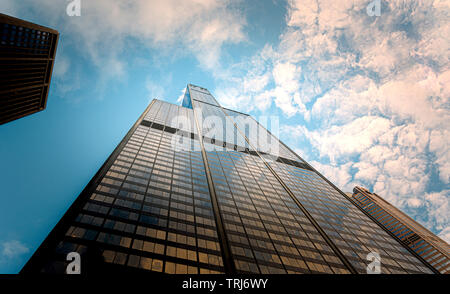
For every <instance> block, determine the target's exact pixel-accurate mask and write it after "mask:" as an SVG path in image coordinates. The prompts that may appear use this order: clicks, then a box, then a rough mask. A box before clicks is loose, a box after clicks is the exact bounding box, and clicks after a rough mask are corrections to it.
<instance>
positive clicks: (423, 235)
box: [352, 187, 450, 274]
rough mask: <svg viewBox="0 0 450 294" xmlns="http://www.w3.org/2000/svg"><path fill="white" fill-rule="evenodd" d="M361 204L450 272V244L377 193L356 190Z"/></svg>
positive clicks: (384, 225)
mask: <svg viewBox="0 0 450 294" xmlns="http://www.w3.org/2000/svg"><path fill="white" fill-rule="evenodd" d="M352 197H353V199H354V200H355V201H356V203H357V205H358V206H360V207H361V208H362V209H364V210H365V211H367V212H368V213H369V214H370V215H372V216H373V217H374V218H375V219H376V220H377V222H378V223H379V225H380V226H383V227H385V228H386V229H388V230H389V231H391V232H392V233H393V234H394V235H395V236H396V237H397V238H399V239H400V240H401V241H402V242H403V243H404V244H405V245H407V246H409V247H410V248H411V249H412V250H414V251H415V252H417V254H419V255H420V256H421V257H422V258H423V259H425V260H426V261H427V262H428V263H429V264H430V265H431V266H433V267H434V268H435V269H436V270H438V271H439V272H440V273H442V274H449V273H450V246H449V245H448V244H447V242H445V241H444V240H442V239H440V238H439V237H438V236H436V235H435V234H433V233H432V232H430V231H428V230H427V229H426V228H424V227H423V226H422V225H420V224H419V223H417V222H416V221H414V220H413V219H411V218H410V217H408V216H407V215H406V214H404V213H403V212H402V211H400V210H398V209H397V208H395V207H394V206H392V205H391V204H390V203H388V202H386V200H384V199H383V198H381V197H380V196H378V195H377V194H375V193H371V192H370V191H368V190H366V189H364V188H362V187H355V188H354V189H353V195H352Z"/></svg>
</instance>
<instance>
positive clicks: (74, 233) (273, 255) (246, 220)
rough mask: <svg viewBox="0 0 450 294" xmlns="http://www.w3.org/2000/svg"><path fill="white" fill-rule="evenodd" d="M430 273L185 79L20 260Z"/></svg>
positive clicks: (36, 265)
mask: <svg viewBox="0 0 450 294" xmlns="http://www.w3.org/2000/svg"><path fill="white" fill-rule="evenodd" d="M70 252H78V253H79V254H80V255H81V261H82V262H81V267H82V273H85V274H86V273H87V274H89V273H90V272H97V271H101V272H105V271H106V272H109V271H116V272H117V271H118V272H136V273H140V272H148V271H155V272H165V273H195V274H196V273H330V274H331V273H339V274H341V273H363V274H365V273H367V266H368V264H369V263H371V262H372V260H367V256H368V254H370V253H378V254H379V255H380V257H381V272H382V273H433V272H434V269H433V268H432V267H430V266H429V265H428V264H427V263H425V262H424V261H423V260H422V259H420V257H418V256H417V255H415V254H414V252H413V251H412V250H410V249H409V248H408V247H406V246H404V245H403V244H401V243H400V242H399V240H397V239H395V238H394V237H393V236H392V235H390V234H389V233H388V232H387V231H386V230H384V229H382V228H380V227H379V226H378V225H377V224H376V223H375V222H374V221H373V220H372V219H371V218H370V217H369V216H368V215H367V214H365V213H364V212H363V211H362V210H361V209H360V208H358V207H357V206H356V205H355V204H354V203H353V202H352V200H351V198H350V197H348V196H347V195H345V194H344V193H343V192H341V191H340V190H338V189H337V188H336V187H335V186H334V185H333V184H331V183H330V182H329V181H328V180H327V179H326V178H324V177H323V176H322V175H321V174H319V173H318V172H317V171H316V170H314V169H313V168H312V167H311V166H310V165H309V164H308V163H306V162H305V161H303V160H302V159H301V158H300V157H299V156H298V155H296V154H295V153H294V152H292V151H291V150H290V149H289V148H288V147H287V146H286V145H284V144H283V143H281V142H280V141H278V139H277V138H275V137H274V136H273V135H272V134H271V133H270V132H268V131H267V130H266V129H265V128H264V127H262V126H261V125H260V124H259V123H258V122H257V121H256V120H254V119H253V118H252V117H250V116H248V115H245V114H242V113H239V112H236V111H233V110H230V109H226V108H223V107H221V106H220V105H219V103H218V102H217V101H216V100H215V99H214V97H213V96H212V95H211V94H210V93H209V91H208V90H206V89H204V88H201V87H197V86H194V85H188V87H187V88H186V92H185V97H184V100H183V103H182V106H177V105H174V104H170V103H167V102H163V101H160V100H153V101H152V102H151V104H150V105H149V106H148V107H147V109H146V110H145V111H144V113H143V114H142V115H141V117H140V118H139V119H138V120H137V122H136V123H135V125H134V126H133V127H132V128H131V129H130V131H129V132H128V134H127V135H126V136H125V138H124V139H123V140H122V142H121V143H120V144H119V145H118V147H117V148H116V149H115V151H114V152H113V153H112V154H111V156H110V157H109V158H108V159H107V161H106V162H105V164H104V165H103V166H102V168H101V169H100V170H99V171H98V173H97V174H96V175H95V176H94V178H93V179H92V180H91V181H90V183H89V184H88V185H87V186H86V188H85V189H84V190H83V192H82V193H81V194H80V196H79V197H78V198H77V199H76V201H75V202H74V204H73V205H72V206H71V207H70V208H69V210H68V211H67V213H66V214H65V215H64V216H63V218H62V219H61V220H60V222H59V223H58V224H57V225H56V227H55V228H54V229H53V230H52V232H51V233H50V234H49V236H48V237H47V238H46V240H45V241H44V242H43V243H42V245H41V246H40V247H39V249H38V250H37V251H36V252H35V254H34V255H33V256H32V258H31V259H30V260H29V261H28V263H27V264H26V265H25V267H24V268H23V269H22V273H30V272H59V273H64V272H65V270H66V268H67V266H68V264H69V262H67V261H66V257H67V255H68V254H69V253H70Z"/></svg>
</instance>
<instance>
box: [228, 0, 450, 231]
mask: <svg viewBox="0 0 450 294" xmlns="http://www.w3.org/2000/svg"><path fill="white" fill-rule="evenodd" d="M367 4H368V2H367V1H366V0H353V1H333V0H291V1H288V14H287V18H286V21H287V27H286V29H285V31H284V32H283V33H282V34H281V35H280V38H279V43H278V44H267V45H266V46H265V47H264V48H263V49H262V50H261V51H260V52H258V54H256V55H255V56H254V57H253V58H251V59H250V60H249V62H247V63H245V62H244V63H243V64H241V65H240V67H239V65H238V67H239V68H240V69H241V70H236V73H237V74H235V75H234V76H233V75H232V73H233V72H231V76H232V77H228V78H227V79H225V80H224V81H223V85H220V87H219V88H220V89H222V92H223V93H228V96H227V97H226V102H227V103H228V104H229V105H233V106H238V107H239V108H240V110H242V111H244V112H245V111H247V112H249V111H252V110H263V111H264V110H266V109H268V108H269V107H270V106H271V105H275V106H276V107H277V108H279V109H280V110H281V111H282V112H283V113H284V114H285V115H286V116H288V117H290V118H291V121H292V120H293V119H295V118H297V117H302V118H303V119H304V121H306V122H310V124H308V125H291V126H287V127H286V126H285V127H283V128H282V131H283V134H284V135H286V136H289V138H292V137H298V142H300V141H304V140H305V138H306V140H307V141H309V143H310V145H311V150H313V152H312V153H311V154H308V157H309V158H311V159H312V156H311V155H313V154H316V153H317V155H318V157H316V158H315V159H316V161H314V162H313V166H316V167H317V168H318V169H319V170H321V171H322V172H323V173H324V174H325V175H326V176H327V177H329V178H330V179H331V180H332V181H333V182H335V183H336V184H337V185H338V186H339V187H340V188H342V189H348V190H351V189H350V188H351V187H352V186H353V185H356V184H361V185H364V186H367V187H373V189H374V190H375V192H377V193H378V194H379V195H382V196H383V197H385V198H386V199H387V200H388V201H390V202H392V203H393V204H394V205H397V206H399V207H400V208H403V209H407V210H408V211H409V212H411V213H413V214H414V213H415V211H416V210H417V209H419V210H420V211H421V212H420V214H419V213H417V214H416V215H414V217H416V218H418V219H420V220H422V222H423V223H425V224H426V226H427V227H429V228H431V229H432V230H434V231H435V232H438V231H440V230H442V229H443V228H445V227H446V226H448V224H449V221H448V217H446V215H450V210H449V208H448V205H445V203H444V199H445V198H444V196H443V194H442V193H444V195H445V191H441V192H436V193H437V195H440V196H436V195H435V196H430V195H434V194H427V190H428V188H429V185H430V184H431V180H432V174H433V170H434V169H437V171H438V173H439V180H440V181H441V184H442V186H445V185H448V183H449V182H450V151H449V148H448V143H449V139H448V138H449V135H450V134H449V126H450V73H449V71H450V56H449V55H448V52H449V50H450V42H449V41H448V37H447V36H448V35H450V23H449V22H448V13H450V3H449V2H448V1H406V0H395V1H382V5H383V7H382V15H381V16H380V17H369V16H368V15H367V14H366V6H367ZM232 68H234V65H233V67H232ZM242 69H245V70H242ZM242 72H244V75H242V74H241V73H242ZM245 73H247V74H245ZM255 73H256V74H255ZM242 76H243V77H242ZM255 77H264V78H265V79H267V80H264V84H265V87H259V88H258V89H259V90H252V91H250V90H249V89H248V87H242V86H241V85H242V84H246V81H247V80H251V79H252V78H255ZM227 86H228V87H227ZM254 88H257V87H254ZM254 88H253V89H254ZM228 89H230V90H231V91H228ZM242 96H245V97H246V99H245V103H241V101H242V98H241V97H242ZM219 100H220V101H221V102H224V101H225V99H221V96H220V95H219ZM255 105H261V106H260V107H258V106H256V107H255ZM293 147H294V146H293ZM294 148H295V147H294ZM300 150H306V149H305V148H304V147H303V146H302V147H300ZM315 151H316V152H315ZM322 162H330V164H327V165H325V164H323V163H322ZM434 180H436V179H434ZM433 185H434V186H435V184H433ZM434 188H435V189H436V188H437V189H439V187H434ZM433 197H434V198H433ZM433 199H434V200H433ZM436 199H438V200H436ZM433 201H434V202H433ZM436 202H439V203H441V205H442V206H441V207H437V206H435V205H434V204H433V203H436ZM424 208H426V209H425V210H423V209H424Z"/></svg>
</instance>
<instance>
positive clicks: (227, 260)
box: [188, 87, 236, 274]
mask: <svg viewBox="0 0 450 294" xmlns="http://www.w3.org/2000/svg"><path fill="white" fill-rule="evenodd" d="M188 91H189V97H190V99H191V103H192V111H193V114H194V121H195V124H196V126H197V132H198V140H199V143H200V148H201V152H202V158H203V164H204V166H205V174H206V179H207V181H208V188H209V194H210V196H211V203H212V205H213V211H214V218H215V220H216V227H217V233H218V237H219V243H220V249H221V251H222V260H223V265H224V268H225V272H226V273H227V274H234V273H236V268H235V266H234V263H233V259H232V255H231V249H230V245H229V243H228V239H227V236H226V233H225V228H224V224H223V220H222V215H221V214H220V209H219V204H218V201H217V195H216V190H215V188H214V182H213V179H212V176H211V171H210V170H209V164H208V158H207V157H206V151H205V147H204V145H203V136H202V129H201V126H200V124H199V122H198V120H197V116H196V115H195V112H196V110H195V108H196V107H195V105H194V101H193V99H192V95H191V92H190V90H189V87H188Z"/></svg>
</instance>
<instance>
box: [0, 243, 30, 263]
mask: <svg viewBox="0 0 450 294" xmlns="http://www.w3.org/2000/svg"><path fill="white" fill-rule="evenodd" d="M29 251H30V249H29V248H28V247H27V246H26V245H25V244H23V243H22V242H20V241H17V240H11V241H5V242H2V243H1V244H0V260H7V259H8V260H9V259H13V258H17V257H19V256H21V255H23V254H25V253H28V252H29Z"/></svg>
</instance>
